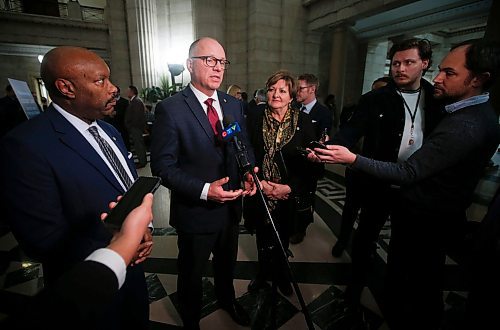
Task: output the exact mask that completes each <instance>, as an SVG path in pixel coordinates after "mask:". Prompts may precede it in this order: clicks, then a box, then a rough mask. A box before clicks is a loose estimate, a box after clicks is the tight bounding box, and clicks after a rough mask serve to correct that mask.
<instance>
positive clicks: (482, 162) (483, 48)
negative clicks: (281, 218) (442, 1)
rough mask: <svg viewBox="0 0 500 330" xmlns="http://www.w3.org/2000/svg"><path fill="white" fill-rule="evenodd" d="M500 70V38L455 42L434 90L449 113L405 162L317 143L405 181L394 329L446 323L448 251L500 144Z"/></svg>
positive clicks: (390, 298)
mask: <svg viewBox="0 0 500 330" xmlns="http://www.w3.org/2000/svg"><path fill="white" fill-rule="evenodd" d="M499 70H500V45H499V44H498V43H492V42H487V41H483V40H480V39H478V40H470V41H465V42H463V43H461V44H459V45H457V46H455V47H454V48H452V49H451V51H450V52H449V53H448V54H447V55H446V56H445V58H444V59H443V60H442V61H441V64H440V65H439V73H438V75H437V76H436V77H435V78H434V92H433V95H434V97H435V98H437V99H440V100H443V101H444V102H445V103H446V107H445V109H446V112H447V114H446V115H445V117H444V118H443V119H442V120H441V122H440V123H439V124H438V125H437V126H436V127H435V128H434V129H433V130H432V132H431V133H430V134H429V135H428V137H427V139H426V140H425V141H424V143H423V144H422V146H421V147H420V148H419V149H418V150H416V151H415V152H414V153H413V154H412V155H411V156H410V157H409V158H408V159H406V160H404V161H399V162H397V163H396V162H384V161H379V160H375V159H371V158H368V157H365V156H362V155H356V154H354V153H352V152H350V151H349V150H348V149H347V148H345V147H343V146H337V145H328V149H323V150H320V149H317V148H315V149H314V152H313V153H311V154H310V155H309V157H310V159H314V160H316V161H321V162H328V163H342V164H348V165H350V166H351V167H352V168H353V169H354V170H357V171H363V172H366V173H368V174H370V175H372V176H374V177H377V178H379V179H381V180H384V181H386V182H388V183H393V184H398V185H400V186H401V189H400V191H399V194H398V195H397V199H396V200H395V201H394V202H395V203H394V205H393V209H392V213H391V227H392V230H391V241H390V245H389V254H388V257H387V263H388V264H387V286H388V287H387V313H386V316H387V320H388V325H389V327H390V328H391V329H439V328H440V326H441V319H442V315H443V305H444V304H443V296H442V281H443V277H444V265H445V259H446V253H447V252H448V251H450V250H455V251H456V250H460V249H461V248H462V247H463V243H464V237H465V232H466V223H467V216H466V210H467V208H468V207H469V206H470V204H471V203H472V198H473V193H474V189H475V187H476V185H477V183H478V181H479V179H480V178H481V176H482V174H483V169H484V167H485V166H486V164H487V163H488V161H489V160H490V159H491V156H492V155H493V154H494V153H495V152H496V150H497V147H498V144H499V143H500V126H499V124H498V115H497V113H496V112H495V109H494V108H493V106H492V105H491V103H490V101H489V94H488V93H487V91H488V89H489V88H490V87H491V86H492V85H493V83H494V82H495V80H496V79H497V78H498V74H499ZM410 138H411V137H410ZM497 220H498V219H497ZM429 228H430V230H429ZM422 235H424V241H422ZM479 280H480V281H481V280H482V279H479ZM410 288H411V290H412V295H411V299H408V297H407V293H408V291H407V290H408V289H410Z"/></svg>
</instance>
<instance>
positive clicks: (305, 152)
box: [297, 147, 310, 157]
mask: <svg viewBox="0 0 500 330" xmlns="http://www.w3.org/2000/svg"><path fill="white" fill-rule="evenodd" d="M297 151H298V152H299V153H300V154H301V155H302V156H305V157H307V155H308V154H309V153H310V151H309V150H307V149H306V148H302V147H297Z"/></svg>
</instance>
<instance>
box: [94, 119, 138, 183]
mask: <svg viewBox="0 0 500 330" xmlns="http://www.w3.org/2000/svg"><path fill="white" fill-rule="evenodd" d="M89 132H90V134H92V136H93V137H94V139H95V140H96V141H97V144H98V145H99V148H101V150H102V153H103V154H104V156H106V159H107V160H108V162H109V163H110V164H111V167H112V168H113V171H115V173H116V174H117V175H118V177H119V178H120V180H121V181H122V183H123V185H124V186H125V189H128V188H130V187H131V186H132V183H133V182H132V180H131V179H130V177H129V176H128V174H127V171H125V169H124V168H123V166H122V163H121V162H120V160H119V159H118V156H117V155H116V153H115V152H114V151H113V148H111V146H110V145H109V143H108V142H106V140H104V139H103V138H102V137H101V136H100V135H99V132H98V131H97V127H95V126H91V127H89Z"/></svg>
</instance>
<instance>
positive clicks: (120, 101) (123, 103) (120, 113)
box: [114, 86, 131, 151]
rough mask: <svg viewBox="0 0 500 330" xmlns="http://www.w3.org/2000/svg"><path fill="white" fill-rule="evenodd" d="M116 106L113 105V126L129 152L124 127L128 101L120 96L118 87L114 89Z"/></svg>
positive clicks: (127, 135)
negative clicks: (115, 90)
mask: <svg viewBox="0 0 500 330" xmlns="http://www.w3.org/2000/svg"><path fill="white" fill-rule="evenodd" d="M116 88H117V92H116V105H115V110H114V111H115V117H114V126H115V128H116V129H117V130H118V132H120V134H121V135H122V138H123V141H124V142H125V147H127V150H128V151H130V150H131V149H130V136H129V134H128V131H127V128H126V127H125V113H126V112H127V109H128V106H129V103H130V102H129V100H127V99H126V98H124V97H122V96H121V95H120V87H118V86H117V87H116Z"/></svg>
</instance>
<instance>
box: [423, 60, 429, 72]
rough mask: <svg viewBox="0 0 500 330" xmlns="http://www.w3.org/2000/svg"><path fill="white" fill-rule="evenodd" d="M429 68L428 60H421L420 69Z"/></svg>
mask: <svg viewBox="0 0 500 330" xmlns="http://www.w3.org/2000/svg"><path fill="white" fill-rule="evenodd" d="M428 68H429V60H422V70H427V69H428Z"/></svg>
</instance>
